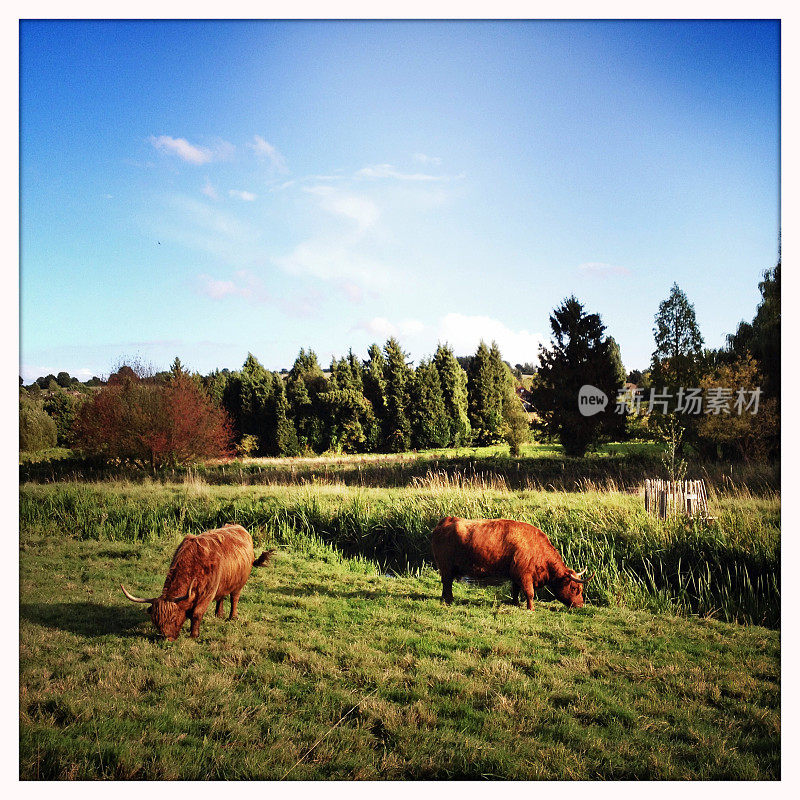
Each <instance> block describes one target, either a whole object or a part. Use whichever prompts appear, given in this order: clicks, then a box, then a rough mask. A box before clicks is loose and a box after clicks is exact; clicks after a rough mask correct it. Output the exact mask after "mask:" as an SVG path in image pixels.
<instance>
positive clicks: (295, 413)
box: [286, 349, 328, 452]
mask: <svg viewBox="0 0 800 800" xmlns="http://www.w3.org/2000/svg"><path fill="white" fill-rule="evenodd" d="M327 389H328V381H327V379H326V378H325V375H324V374H323V372H322V369H321V367H320V366H319V362H318V361H317V355H316V353H315V352H314V351H313V350H309V351H308V352H306V351H305V349H301V350H300V352H299V353H298V355H297V358H296V359H295V362H294V364H293V365H292V368H291V370H289V378H288V381H287V386H286V394H287V399H288V401H289V409H290V416H291V417H292V418H293V419H294V424H295V429H296V431H297V440H298V445H299V447H300V449H301V450H311V451H313V452H321V450H322V449H324V445H323V436H324V427H325V422H324V419H323V417H324V413H325V412H324V410H323V408H322V403H321V401H320V399H319V397H320V395H321V394H323V393H324V392H326V391H327Z"/></svg>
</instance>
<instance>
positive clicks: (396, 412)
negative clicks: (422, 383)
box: [383, 337, 411, 453]
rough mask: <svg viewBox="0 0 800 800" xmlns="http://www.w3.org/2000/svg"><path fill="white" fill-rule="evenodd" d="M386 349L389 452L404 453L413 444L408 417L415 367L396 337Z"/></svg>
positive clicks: (385, 375)
mask: <svg viewBox="0 0 800 800" xmlns="http://www.w3.org/2000/svg"><path fill="white" fill-rule="evenodd" d="M383 352H384V355H385V358H386V365H385V367H384V373H383V374H384V380H385V382H386V417H385V418H384V423H385V425H386V428H385V431H386V444H387V446H388V450H389V452H392V453H401V452H403V451H404V450H408V449H409V448H410V447H411V422H410V421H409V418H408V404H409V380H410V377H411V369H410V367H409V366H408V364H407V363H406V358H407V357H408V356H407V354H406V353H404V352H403V350H402V349H401V347H400V343H399V342H398V341H397V339H395V338H394V337H392V338H391V339H389V340H388V341H387V342H386V344H385V345H384V348H383Z"/></svg>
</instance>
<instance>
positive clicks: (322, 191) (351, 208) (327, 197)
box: [304, 186, 380, 231]
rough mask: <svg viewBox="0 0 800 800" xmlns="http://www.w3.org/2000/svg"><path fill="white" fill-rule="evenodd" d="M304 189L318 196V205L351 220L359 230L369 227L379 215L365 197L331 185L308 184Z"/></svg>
mask: <svg viewBox="0 0 800 800" xmlns="http://www.w3.org/2000/svg"><path fill="white" fill-rule="evenodd" d="M304 191H305V192H307V193H308V194H311V195H313V196H315V197H318V198H319V204H320V207H321V208H322V209H324V210H325V211H327V212H328V213H330V214H334V215H336V216H338V217H344V218H346V219H350V220H353V221H354V222H355V223H356V224H357V225H358V228H359V230H360V231H365V230H367V228H371V227H372V226H373V225H374V224H375V222H376V221H377V219H378V217H379V216H380V211H379V210H378V207H377V206H376V205H375V203H374V202H373V201H372V200H370V199H369V198H367V197H362V196H360V195H356V194H352V193H351V192H347V191H340V190H339V189H334V188H333V187H332V186H309V187H307V188H305V189H304Z"/></svg>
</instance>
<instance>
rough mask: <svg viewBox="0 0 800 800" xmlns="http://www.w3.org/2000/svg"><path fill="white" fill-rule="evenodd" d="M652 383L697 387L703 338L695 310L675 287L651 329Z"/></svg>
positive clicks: (675, 285)
mask: <svg viewBox="0 0 800 800" xmlns="http://www.w3.org/2000/svg"><path fill="white" fill-rule="evenodd" d="M653 335H654V336H655V342H656V349H655V350H654V351H653V358H652V364H651V369H650V373H651V380H652V382H653V386H654V387H656V388H657V389H658V388H660V387H671V388H672V389H674V390H677V389H678V388H679V387H684V388H690V387H694V386H697V382H698V381H699V379H700V375H701V372H702V369H701V359H702V353H703V337H702V335H701V334H700V328H698V326H697V319H696V317H695V313H694V306H693V305H692V304H691V303H690V302H689V300H688V299H687V297H686V295H685V294H684V293H683V292H682V291H681V289H680V287H679V286H678V284H677V283H673V284H672V289H671V290H670V293H669V297H668V298H667V299H666V300H664V301H663V302H662V303H661V304H660V305H659V307H658V313H657V314H656V317H655V327H654V328H653Z"/></svg>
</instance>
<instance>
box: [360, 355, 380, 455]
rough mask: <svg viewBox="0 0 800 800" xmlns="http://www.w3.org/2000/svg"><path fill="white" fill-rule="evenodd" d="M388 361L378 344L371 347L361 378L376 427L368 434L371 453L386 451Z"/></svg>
mask: <svg viewBox="0 0 800 800" xmlns="http://www.w3.org/2000/svg"><path fill="white" fill-rule="evenodd" d="M385 369H386V360H385V359H384V357H383V353H382V352H381V349H380V347H378V345H377V344H372V345H370V348H369V351H368V358H367V360H366V361H365V362H364V364H363V367H362V370H361V376H362V382H363V385H364V389H363V392H364V397H365V398H366V399H367V401H368V402H369V404H370V406H371V408H372V415H373V417H374V425H373V427H372V429H371V435H370V433H369V432H366V433H367V441H368V445H367V446H368V449H369V451H370V452H383V451H384V450H385V449H386V379H385V378H384V370H385Z"/></svg>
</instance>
